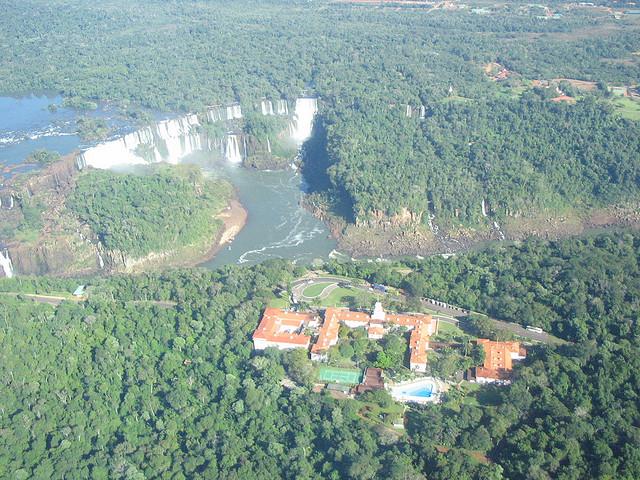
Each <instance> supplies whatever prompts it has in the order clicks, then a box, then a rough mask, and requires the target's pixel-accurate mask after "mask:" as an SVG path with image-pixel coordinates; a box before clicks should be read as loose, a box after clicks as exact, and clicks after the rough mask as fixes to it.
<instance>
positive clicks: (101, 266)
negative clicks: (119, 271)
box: [98, 252, 104, 270]
mask: <svg viewBox="0 0 640 480" xmlns="http://www.w3.org/2000/svg"><path fill="white" fill-rule="evenodd" d="M98 265H99V266H100V270H102V269H104V259H103V258H102V255H100V252H98Z"/></svg>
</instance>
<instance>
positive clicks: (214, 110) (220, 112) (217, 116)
mask: <svg viewBox="0 0 640 480" xmlns="http://www.w3.org/2000/svg"><path fill="white" fill-rule="evenodd" d="M226 119H227V109H226V108H225V107H223V106H222V105H214V106H212V107H207V121H208V122H210V123H216V122H223V121H225V120H226Z"/></svg>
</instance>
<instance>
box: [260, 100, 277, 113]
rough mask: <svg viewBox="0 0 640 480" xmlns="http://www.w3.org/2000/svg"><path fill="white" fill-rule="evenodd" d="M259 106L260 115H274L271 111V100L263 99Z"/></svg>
mask: <svg viewBox="0 0 640 480" xmlns="http://www.w3.org/2000/svg"><path fill="white" fill-rule="evenodd" d="M260 108H261V110H262V115H275V113H274V112H273V103H272V102H271V100H267V99H264V100H262V102H260Z"/></svg>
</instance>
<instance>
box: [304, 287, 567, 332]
mask: <svg viewBox="0 0 640 480" xmlns="http://www.w3.org/2000/svg"><path fill="white" fill-rule="evenodd" d="M317 283H332V284H333V288H336V287H337V285H338V283H346V284H349V285H350V286H351V287H352V288H356V289H360V290H363V291H370V288H371V284H369V283H364V284H357V283H356V282H355V281H354V280H351V279H347V278H343V277H336V276H331V275H322V276H318V277H305V278H301V279H299V280H295V281H294V282H293V283H292V286H291V291H292V296H293V301H294V302H298V301H300V300H301V299H302V300H309V299H307V298H306V297H304V295H302V292H303V291H304V289H306V288H308V287H310V286H311V285H313V284H317ZM333 288H332V289H331V291H332V290H333ZM325 291H326V289H325ZM325 291H323V292H322V293H323V294H324V293H325ZM329 293H331V292H329ZM387 295H388V296H389V298H391V299H393V300H398V301H402V300H404V299H406V296H405V295H404V294H400V295H391V294H387ZM318 298H326V296H323V297H320V296H318V297H315V299H318ZM421 301H422V304H423V306H424V307H426V308H428V309H429V310H432V311H435V312H438V313H440V314H441V315H437V314H436V315H434V317H435V318H437V319H438V320H439V321H441V322H444V323H450V324H452V325H456V326H457V325H460V324H462V325H464V323H465V322H467V321H468V317H469V314H471V313H474V314H477V315H482V316H485V317H487V318H488V319H489V321H491V323H492V324H493V325H494V327H495V328H496V329H498V330H502V331H506V332H510V333H512V334H514V335H517V336H518V337H521V338H524V339H527V340H532V341H536V342H543V343H549V344H563V343H567V342H566V341H565V340H562V339H560V338H557V337H554V336H553V335H550V334H548V333H545V332H543V333H537V332H531V331H529V330H527V329H525V328H524V327H523V326H522V325H519V324H517V323H512V322H505V321H502V320H497V319H495V318H491V317H488V316H486V315H484V314H482V313H477V312H471V311H470V310H467V309H464V308H461V307H457V306H455V305H449V304H447V303H445V302H441V301H439V300H435V299H430V298H423V299H422V300H421Z"/></svg>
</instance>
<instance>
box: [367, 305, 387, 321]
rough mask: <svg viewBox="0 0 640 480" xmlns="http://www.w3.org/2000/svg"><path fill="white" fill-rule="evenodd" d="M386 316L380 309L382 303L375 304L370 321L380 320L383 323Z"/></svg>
mask: <svg viewBox="0 0 640 480" xmlns="http://www.w3.org/2000/svg"><path fill="white" fill-rule="evenodd" d="M386 316H387V314H386V313H385V312H384V309H383V308H382V303H380V302H376V305H375V306H374V307H373V314H372V315H371V320H380V321H382V322H384V320H385V318H386Z"/></svg>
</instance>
